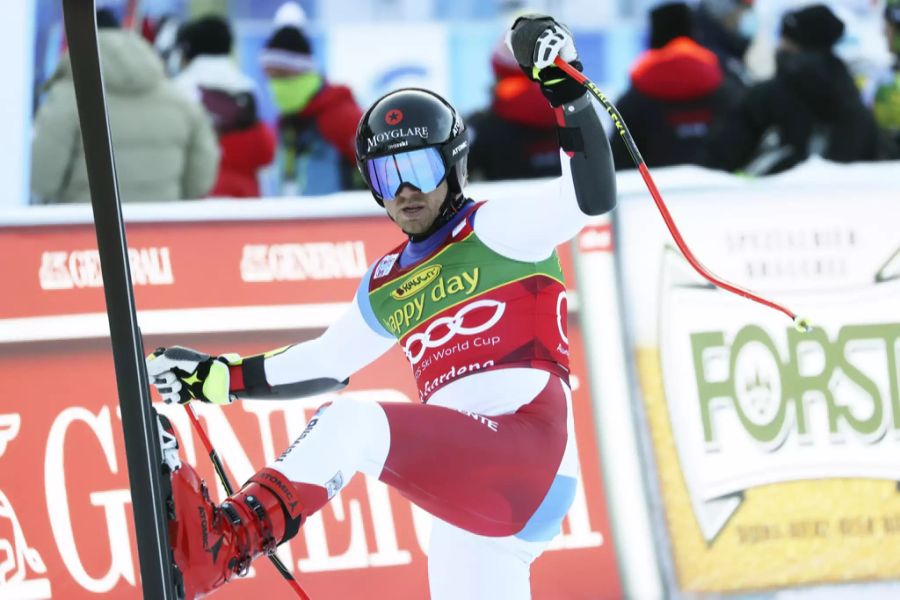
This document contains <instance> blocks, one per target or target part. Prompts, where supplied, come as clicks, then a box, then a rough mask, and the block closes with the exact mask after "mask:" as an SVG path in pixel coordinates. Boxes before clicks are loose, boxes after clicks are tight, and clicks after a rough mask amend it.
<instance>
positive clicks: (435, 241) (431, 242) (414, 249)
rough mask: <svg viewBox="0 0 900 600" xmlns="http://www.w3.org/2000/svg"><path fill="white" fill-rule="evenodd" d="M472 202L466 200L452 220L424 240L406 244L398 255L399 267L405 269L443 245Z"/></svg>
mask: <svg viewBox="0 0 900 600" xmlns="http://www.w3.org/2000/svg"><path fill="white" fill-rule="evenodd" d="M472 202H473V201H472V200H466V202H465V203H464V204H463V205H462V207H461V208H460V209H459V212H458V213H456V214H455V215H453V218H452V219H450V220H449V221H447V222H446V223H444V224H443V225H442V226H441V227H439V228H438V229H437V230H435V232H434V233H432V234H431V235H429V236H428V237H427V238H425V239H424V240H421V241H419V242H409V243H408V244H406V247H404V248H403V252H402V253H401V254H400V266H401V267H402V268H404V269H405V268H406V267H408V266H409V265H413V264H415V263H417V262H419V261H420V260H422V259H423V258H425V257H427V256H428V255H429V254H431V253H432V252H434V251H435V250H436V249H437V247H438V246H440V245H441V244H443V243H444V240H446V239H447V236H449V235H450V232H451V231H453V228H454V227H456V226H457V225H458V224H459V222H460V221H462V220H463V218H464V217H465V215H466V213H467V212H468V208H469V206H471V204H472Z"/></svg>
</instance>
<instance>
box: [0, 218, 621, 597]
mask: <svg viewBox="0 0 900 600" xmlns="http://www.w3.org/2000/svg"><path fill="white" fill-rule="evenodd" d="M128 239H129V245H130V247H131V248H132V252H131V265H132V273H133V278H134V283H135V293H136V296H137V305H138V307H139V310H140V316H139V321H140V322H141V325H142V327H143V328H144V331H145V345H146V347H147V348H153V347H155V346H157V345H171V344H173V343H180V344H182V345H188V346H193V347H198V348H202V349H206V350H209V351H212V352H224V351H235V352H239V353H242V354H248V353H254V352H258V351H262V350H267V349H271V348H273V347H277V346H280V345H284V344H286V343H293V342H296V341H298V339H303V338H308V337H311V336H313V335H316V334H317V333H318V331H319V330H320V328H321V327H322V326H323V325H324V323H319V321H320V320H327V319H328V318H329V316H328V315H329V314H330V313H329V312H328V311H327V310H324V311H320V312H318V313H316V312H315V311H313V312H309V311H308V310H307V309H308V308H309V307H328V306H334V307H339V306H340V305H341V304H342V303H344V302H346V301H348V300H349V299H350V298H351V297H352V295H353V292H354V290H355V288H356V285H357V283H358V281H359V278H360V276H361V275H362V274H363V272H364V271H365V269H366V267H367V266H368V264H369V263H370V262H371V261H373V260H374V259H375V258H377V257H378V256H380V254H381V253H383V252H384V251H386V250H387V249H389V248H390V247H392V246H393V245H395V244H396V243H397V242H398V241H399V239H400V238H399V237H398V234H397V231H396V229H395V228H394V226H393V225H392V224H390V223H389V222H386V221H384V220H380V219H362V218H361V219H342V220H320V221H298V220H283V221H257V222H240V223H238V222H223V223H217V222H205V223H175V224H172V223H165V224H152V223H146V224H135V225H130V226H129V228H128ZM0 253H2V255H4V256H8V257H10V256H13V257H15V260H13V261H7V262H5V263H4V267H3V276H4V281H5V282H6V283H7V289H9V290H14V292H13V293H7V294H4V295H3V296H2V297H0V353H2V360H0V398H2V399H3V403H2V408H0V597H2V598H4V599H12V598H15V599H25V598H29V599H30V598H67V599H69V598H72V599H78V598H93V597H96V596H97V595H98V594H100V595H102V597H105V598H133V597H135V595H136V594H137V591H136V590H137V586H138V585H139V571H138V565H137V552H136V544H135V537H134V535H135V534H134V528H133V524H132V522H131V513H130V494H129V491H128V480H127V471H126V465H125V456H124V449H123V448H124V446H123V440H122V429H121V421H120V418H119V415H118V399H117V394H116V385H115V376H114V370H113V364H112V356H111V351H110V347H109V341H108V337H104V336H105V334H98V333H96V332H95V331H93V329H92V328H94V329H95V328H96V325H90V323H94V321H92V319H94V318H95V317H97V316H98V315H102V318H103V319H105V314H102V311H103V310H104V304H103V295H102V287H101V285H102V282H101V280H100V276H99V263H98V261H97V255H96V243H95V241H94V232H93V229H92V227H90V226H58V227H56V226H54V227H21V228H14V229H10V228H7V229H3V230H0ZM564 265H566V270H567V272H568V274H569V275H571V272H572V270H571V268H569V267H570V261H568V260H564ZM173 309H184V310H173ZM279 311H282V312H279ZM304 311H306V312H304ZM179 313H182V314H188V315H189V316H190V319H189V322H185V321H179V320H178V314H179ZM67 315H68V316H67ZM154 315H155V318H156V319H157V322H158V323H167V322H171V323H173V324H171V325H169V326H164V325H157V326H155V328H154V327H151V328H150V329H153V331H151V332H149V333H148V328H147V327H145V326H144V323H145V321H147V320H148V319H150V317H151V316H154ZM281 315H283V316H284V317H283V318H284V319H285V321H286V323H285V325H284V327H276V326H274V325H272V324H270V323H269V322H268V321H267V319H269V321H271V320H273V319H274V320H277V319H279V318H282V317H281ZM297 315H300V316H299V317H298V316H297ZM66 319H68V320H66ZM204 320H207V321H210V326H209V327H206V326H204V327H199V328H198V327H197V323H198V322H201V321H204ZM217 320H221V323H220V324H221V327H219V328H216V327H215V325H216V324H217ZM97 322H99V321H97ZM84 323H89V324H88V325H84ZM67 324H78V326H79V327H81V328H82V331H80V332H79V333H77V334H72V333H70V332H68V331H66V330H65V329H64V327H66V326H67ZM206 331H208V332H209V333H203V332H206ZM218 331H224V333H220V332H218ZM198 332H200V333H198ZM570 341H571V347H572V360H573V363H572V372H573V375H574V378H573V387H574V402H575V404H574V406H575V422H576V432H577V437H578V443H579V454H580V457H581V466H582V478H581V481H580V484H581V485H579V488H578V493H577V496H576V500H575V504H574V505H573V507H572V510H571V511H570V513H569V516H568V517H567V519H566V521H565V523H564V525H563V533H562V535H561V536H559V537H558V538H557V539H556V540H555V541H554V542H553V545H552V546H551V549H550V550H548V551H547V552H546V553H545V554H544V556H543V557H541V558H540V559H539V560H538V561H537V563H536V564H535V567H534V568H533V576H532V581H533V589H534V598H535V599H536V600H541V599H554V600H556V599H568V598H571V599H580V598H583V599H587V598H592V599H595V598H604V599H606V598H608V599H613V598H618V597H620V596H621V591H620V583H619V577H618V573H617V569H616V562H615V553H614V551H613V546H612V537H611V535H610V530H609V523H608V516H607V511H606V505H605V499H604V494H603V488H602V481H601V474H600V466H599V462H598V453H597V447H596V440H595V438H594V433H593V415H592V409H591V402H590V397H589V393H588V375H587V373H586V371H585V367H584V364H585V363H584V358H583V345H582V343H581V339H580V332H579V328H578V322H577V319H571V320H570ZM342 394H350V395H355V396H357V397H363V398H370V399H373V400H382V401H413V400H414V399H415V398H416V397H417V395H416V392H415V389H414V386H413V379H412V376H411V373H410V368H409V365H408V364H407V363H406V361H405V360H404V359H403V356H402V353H400V352H399V351H398V350H392V351H391V352H389V353H388V354H387V355H386V356H385V357H383V358H382V359H380V360H378V361H377V362H376V363H374V364H373V365H370V366H369V367H368V368H366V369H364V370H363V371H362V372H360V373H359V374H358V375H356V376H354V377H353V378H352V381H351V385H350V386H349V387H348V388H347V389H346V390H344V391H343V392H342ZM327 399H328V398H327V397H325V396H322V397H318V398H314V399H309V400H300V401H291V402H277V403H276V402H264V401H244V402H240V403H236V404H234V405H232V406H228V407H224V408H217V407H209V406H199V407H197V408H198V412H199V413H200V415H201V421H202V422H203V423H204V425H205V426H206V427H207V429H208V431H209V434H210V437H211V438H212V440H213V443H214V444H215V445H216V446H217V449H218V450H219V452H220V454H221V455H222V458H223V460H224V462H225V463H226V465H227V468H228V469H229V470H230V471H231V473H232V476H233V479H234V480H235V481H243V480H244V479H246V478H247V477H248V476H249V475H250V474H251V473H252V472H254V471H255V470H256V469H258V468H259V467H261V466H263V465H264V464H266V463H267V462H269V461H271V460H272V459H273V458H274V457H275V456H277V455H278V453H280V451H281V450H282V449H283V448H284V447H286V446H287V445H288V444H290V442H291V441H292V440H294V439H295V438H296V437H297V436H298V435H299V434H300V432H301V431H302V429H303V427H304V424H305V422H306V420H307V419H308V418H309V417H310V416H311V414H312V412H313V411H314V410H315V409H316V407H317V406H318V405H319V404H321V403H322V402H325V401H327ZM161 410H162V411H163V412H165V413H166V414H168V415H170V416H171V418H172V420H173V423H174V425H175V426H176V429H177V431H178V432H179V434H180V438H181V442H182V455H183V458H185V459H186V460H187V461H188V462H190V463H192V464H194V465H195V466H197V468H198V470H199V471H200V473H201V475H203V476H204V477H205V478H206V479H207V481H208V482H213V481H215V477H214V473H213V469H212V467H211V465H210V464H209V461H208V459H207V458H206V456H205V455H204V453H203V451H202V449H201V448H200V446H199V441H197V440H195V439H194V438H193V436H192V434H191V432H190V425H189V423H188V421H187V418H186V415H185V414H184V411H183V410H182V409H181V407H172V406H162V407H161ZM213 495H214V496H215V497H216V498H217V499H221V498H222V497H223V493H222V490H221V489H218V490H217V491H216V492H213ZM429 519H430V517H428V515H427V514H425V513H424V512H423V511H421V510H420V509H418V508H415V507H413V506H412V505H410V504H409V503H408V502H407V501H406V500H404V499H403V498H401V497H400V496H399V495H398V494H396V493H394V492H393V491H392V490H390V489H389V488H387V487H386V486H384V485H383V484H381V483H379V482H377V481H374V480H368V479H367V478H365V477H363V476H360V477H357V478H356V479H355V480H354V481H353V482H352V483H351V484H350V485H349V486H347V487H346V488H345V489H344V490H343V491H342V492H341V493H340V494H339V495H338V496H336V497H335V498H334V499H333V500H332V502H331V503H330V504H329V505H327V506H326V507H325V508H324V509H323V510H322V511H321V512H320V513H318V514H317V515H315V516H314V517H312V518H310V519H309V520H308V521H307V523H306V524H305V526H304V527H303V528H302V529H301V532H300V534H298V536H297V537H296V538H294V539H293V540H292V541H291V542H290V543H289V544H287V545H286V546H285V547H283V548H282V549H281V551H280V553H281V555H282V558H283V559H284V562H285V563H286V564H287V565H288V566H289V568H291V570H292V571H293V572H294V574H295V575H296V576H297V577H298V579H299V580H300V581H301V582H302V584H303V585H304V587H305V588H306V589H307V590H308V591H309V592H310V594H311V595H312V597H313V598H315V599H316V600H319V599H332V598H354V597H359V596H360V595H361V592H360V590H365V589H377V590H380V591H381V593H387V594H388V597H390V598H397V599H405V598H409V599H413V598H416V599H418V598H422V597H425V595H426V590H427V581H426V555H425V552H424V549H427V538H428V530H429V526H428V523H429ZM250 594H270V595H271V594H275V596H274V597H289V594H290V592H289V590H287V588H286V586H285V584H284V582H283V581H281V580H280V577H279V576H278V575H277V573H276V572H275V571H274V569H273V568H272V567H271V565H269V564H267V562H266V561H258V562H257V563H255V565H254V570H253V572H252V573H251V575H250V576H249V577H247V578H246V579H244V580H239V581H236V582H234V583H232V584H229V585H228V586H227V587H226V588H225V589H224V590H223V591H222V592H220V593H219V594H217V596H216V597H221V598H223V599H227V598H235V599H236V598H245V597H247V596H248V595H250Z"/></svg>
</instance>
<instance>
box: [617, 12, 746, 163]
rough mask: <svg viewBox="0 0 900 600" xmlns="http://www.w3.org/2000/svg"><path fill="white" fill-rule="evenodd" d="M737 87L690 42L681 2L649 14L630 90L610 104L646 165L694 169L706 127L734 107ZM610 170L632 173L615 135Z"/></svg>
mask: <svg viewBox="0 0 900 600" xmlns="http://www.w3.org/2000/svg"><path fill="white" fill-rule="evenodd" d="M742 93H743V92H742V87H741V86H740V85H739V84H738V83H737V82H735V81H733V80H731V79H729V78H726V77H725V75H724V73H723V71H722V67H721V65H720V64H719V60H718V59H717V58H716V55H715V54H713V53H712V52H711V51H709V50H707V49H706V48H703V47H702V46H700V45H699V44H697V42H695V41H694V40H693V38H692V24H691V11H690V8H689V7H688V5H687V4H686V3H684V2H671V3H667V4H662V5H660V6H657V7H656V8H655V9H653V10H652V11H651V12H650V48H649V49H648V50H647V51H646V52H644V53H643V54H641V55H640V56H639V57H638V59H637V61H636V62H635V64H634V65H633V66H632V68H631V86H630V87H629V88H628V89H627V90H626V92H625V94H624V95H623V96H622V98H621V99H619V101H618V102H616V107H617V108H618V109H619V112H620V113H622V119H623V120H624V121H625V124H626V125H627V126H628V128H629V130H630V131H631V134H632V136H633V137H634V140H635V142H636V143H637V147H638V149H639V150H640V152H641V155H642V156H643V158H644V160H645V161H646V163H647V165H648V166H650V167H664V166H668V165H679V164H698V163H699V162H701V160H702V154H703V150H704V147H705V143H706V138H707V135H708V133H709V131H710V130H711V128H712V126H713V125H714V123H716V121H717V120H718V119H720V118H721V117H722V115H723V114H725V113H726V112H727V111H728V110H730V109H731V108H732V107H733V106H735V105H736V104H737V102H738V101H739V100H740V97H741V95H742ZM611 145H612V150H613V158H614V160H615V164H616V169H630V168H634V163H633V162H632V159H631V156H630V154H629V153H628V150H627V148H626V147H625V144H624V142H623V141H622V139H621V137H620V136H619V134H618V133H616V132H613V133H612V140H611Z"/></svg>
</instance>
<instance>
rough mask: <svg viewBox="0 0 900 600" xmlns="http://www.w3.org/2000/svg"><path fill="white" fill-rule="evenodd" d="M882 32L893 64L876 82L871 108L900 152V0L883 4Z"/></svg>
mask: <svg viewBox="0 0 900 600" xmlns="http://www.w3.org/2000/svg"><path fill="white" fill-rule="evenodd" d="M884 33H885V36H886V37H887V42H888V48H889V49H890V51H891V54H893V55H894V64H893V67H892V68H891V70H890V71H889V72H887V73H885V74H884V76H883V77H881V79H880V81H879V82H878V85H877V87H876V90H875V101H874V104H873V109H874V111H875V120H876V121H877V122H878V125H879V126H880V127H882V128H883V129H884V130H885V131H887V132H888V134H889V135H890V136H891V138H892V142H893V145H894V153H895V154H897V153H898V152H900V0H888V2H887V4H886V5H885V8H884Z"/></svg>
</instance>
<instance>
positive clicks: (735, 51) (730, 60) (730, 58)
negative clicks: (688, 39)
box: [693, 0, 756, 86]
mask: <svg viewBox="0 0 900 600" xmlns="http://www.w3.org/2000/svg"><path fill="white" fill-rule="evenodd" d="M693 30H694V35H693V38H694V40H695V41H696V42H697V43H698V44H700V45H701V46H703V47H704V48H706V49H708V50H710V51H712V52H713V54H715V55H716V58H718V59H719V64H720V65H721V66H722V70H723V72H724V73H725V76H726V77H727V78H728V79H731V80H732V81H733V82H735V83H738V84H740V85H743V86H746V85H750V83H752V77H751V76H750V72H749V70H748V68H747V64H746V62H745V60H744V55H746V54H747V49H748V48H749V47H750V42H751V41H752V40H753V35H754V33H755V32H756V19H755V16H754V13H753V0H700V2H699V3H698V4H697V8H696V9H695V10H694V12H693Z"/></svg>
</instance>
